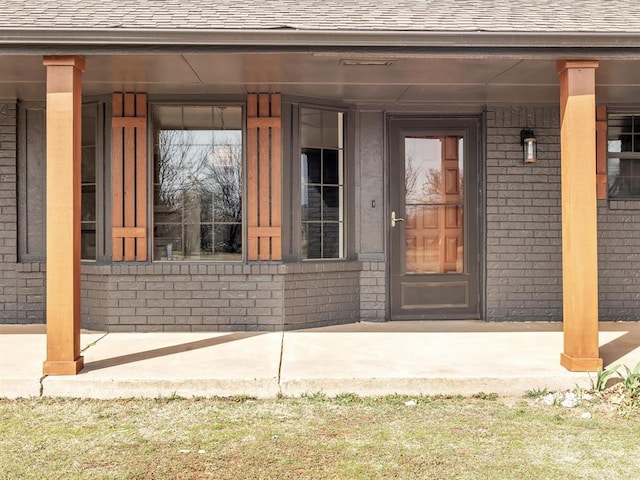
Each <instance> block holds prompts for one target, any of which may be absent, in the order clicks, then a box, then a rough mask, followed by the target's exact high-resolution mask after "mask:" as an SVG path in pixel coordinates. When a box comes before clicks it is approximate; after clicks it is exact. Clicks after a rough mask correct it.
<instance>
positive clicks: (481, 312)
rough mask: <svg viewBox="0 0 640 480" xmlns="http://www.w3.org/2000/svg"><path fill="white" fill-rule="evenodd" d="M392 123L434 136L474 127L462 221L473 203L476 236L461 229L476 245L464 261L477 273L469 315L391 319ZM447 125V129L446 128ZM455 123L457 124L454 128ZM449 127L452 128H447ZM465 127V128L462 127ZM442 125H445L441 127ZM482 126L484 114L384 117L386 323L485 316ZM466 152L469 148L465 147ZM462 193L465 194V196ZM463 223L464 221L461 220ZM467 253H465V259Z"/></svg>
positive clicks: (484, 204)
mask: <svg viewBox="0 0 640 480" xmlns="http://www.w3.org/2000/svg"><path fill="white" fill-rule="evenodd" d="M396 122H406V123H409V122H415V124H416V125H417V127H416V129H424V130H429V129H431V130H433V131H436V132H437V133H444V132H446V131H450V132H455V131H462V130H465V129H467V130H469V128H471V127H470V125H474V126H475V128H476V129H477V131H476V132H475V136H476V139H475V140H476V141H475V143H476V145H475V150H476V152H475V154H476V172H477V173H476V175H477V188H476V189H475V191H473V192H469V193H470V194H465V198H464V204H465V218H466V216H467V215H468V212H469V209H468V208H467V205H468V204H469V203H470V202H472V201H474V202H475V203H476V208H475V214H476V216H477V218H476V232H475V235H474V237H473V238H467V235H468V232H467V231H466V230H467V229H466V228H465V242H468V241H469V240H473V241H475V243H476V245H477V254H476V258H475V259H466V261H470V260H473V261H475V262H476V270H477V285H476V289H475V295H476V298H477V308H476V311H475V312H474V313H470V314H466V313H465V314H457V313H449V314H447V313H434V314H432V315H431V314H428V315H417V316H414V315H406V316H405V315H401V316H398V315H395V316H393V315H392V310H391V292H392V281H393V274H392V271H391V260H392V259H391V257H392V254H393V252H392V249H391V245H392V242H391V234H392V231H391V227H390V223H389V222H390V220H389V219H390V218H391V211H392V196H391V193H392V189H391V175H390V172H391V169H392V168H393V165H392V164H391V162H392V156H393V152H392V149H393V145H392V144H391V136H392V135H391V132H392V124H393V123H396ZM447 122H449V123H450V126H447V125H446V124H447ZM455 123H458V125H457V126H456V125H455ZM451 124H453V125H451ZM464 124H466V125H467V127H464V126H462V125H464ZM442 125H445V126H444V127H443V126H442ZM485 125H486V121H485V113H484V112H483V113H482V114H460V115H443V114H429V113H424V114H422V113H421V114H413V113H412V114H402V113H386V114H385V132H384V135H385V157H386V158H385V196H386V202H385V216H384V221H383V224H384V225H385V231H384V236H385V261H386V265H387V268H386V269H385V270H386V317H387V319H389V320H392V321H393V320H468V319H479V320H481V319H484V318H486V315H485V313H486V312H485V305H486V301H485V296H486V291H485V284H486V281H485V280H486V234H485V232H486V198H485V192H486V188H485V187H486V175H485V163H486V161H485V159H486V146H485V135H484V134H485V132H484V126H485ZM469 148H473V146H472V145H469ZM465 193H466V192H465ZM465 222H466V219H465ZM466 255H467V253H466V252H465V256H466Z"/></svg>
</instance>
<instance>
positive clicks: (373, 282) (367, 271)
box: [360, 262, 387, 322]
mask: <svg viewBox="0 0 640 480" xmlns="http://www.w3.org/2000/svg"><path fill="white" fill-rule="evenodd" d="M386 275H387V274H386V272H385V263H384V262H362V270H361V272H360V318H362V319H363V320H367V321H370V322H376V321H378V322H381V321H384V320H385V318H386V314H387V311H386V305H387V304H386V301H387V291H386V288H387V287H386Z"/></svg>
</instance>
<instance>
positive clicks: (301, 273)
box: [284, 262, 362, 330]
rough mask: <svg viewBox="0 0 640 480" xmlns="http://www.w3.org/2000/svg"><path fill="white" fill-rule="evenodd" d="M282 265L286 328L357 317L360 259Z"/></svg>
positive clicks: (339, 321)
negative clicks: (283, 271) (284, 272)
mask: <svg viewBox="0 0 640 480" xmlns="http://www.w3.org/2000/svg"><path fill="white" fill-rule="evenodd" d="M285 268H286V272H287V274H286V276H285V277H284V282H285V289H284V329H285V330H291V329H295V328H303V327H305V328H308V327H320V326H324V325H337V324H343V323H351V322H356V321H358V320H359V318H360V269H361V268H362V266H361V264H360V262H326V263H302V264H296V265H286V266H285Z"/></svg>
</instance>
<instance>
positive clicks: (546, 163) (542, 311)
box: [486, 106, 562, 321]
mask: <svg viewBox="0 0 640 480" xmlns="http://www.w3.org/2000/svg"><path fill="white" fill-rule="evenodd" d="M524 128H527V129H533V130H534V131H535V134H536V137H537V139H538V162H537V163H535V164H529V165H525V164H524V163H523V161H522V151H521V147H520V130H522V129H524ZM559 128H560V111H559V108H558V107H557V106H525V107H511V106H509V107H502V106H498V107H489V108H488V112H487V166H486V176H487V177H486V178H487V188H486V192H487V195H486V196H487V224H486V233H487V253H486V262H487V276H486V292H487V293H486V312H487V320H494V321H495V320H560V319H561V318H562V246H561V232H562V225H561V218H560V214H561V207H560V193H561V190H560V129H559Z"/></svg>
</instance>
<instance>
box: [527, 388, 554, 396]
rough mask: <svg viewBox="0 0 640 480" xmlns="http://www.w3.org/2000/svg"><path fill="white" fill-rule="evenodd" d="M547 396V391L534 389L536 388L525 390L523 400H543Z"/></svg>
mask: <svg viewBox="0 0 640 480" xmlns="http://www.w3.org/2000/svg"><path fill="white" fill-rule="evenodd" d="M547 395H549V390H547V389H546V387H545V388H540V387H536V388H532V389H531V390H527V392H526V393H525V394H524V396H525V398H533V399H536V398H544V397H546V396H547Z"/></svg>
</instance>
